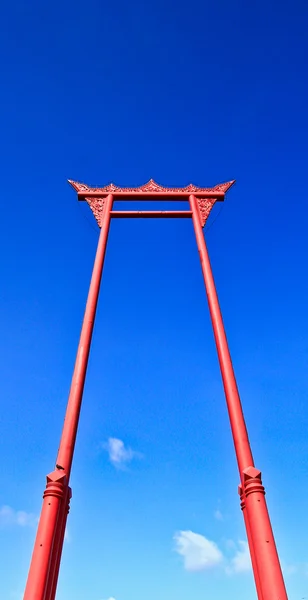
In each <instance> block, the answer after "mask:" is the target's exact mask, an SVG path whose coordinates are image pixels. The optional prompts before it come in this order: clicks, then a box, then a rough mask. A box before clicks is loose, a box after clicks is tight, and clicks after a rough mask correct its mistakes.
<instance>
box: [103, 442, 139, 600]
mask: <svg viewBox="0 0 308 600" xmlns="http://www.w3.org/2000/svg"><path fill="white" fill-rule="evenodd" d="M103 448H104V449H105V450H107V452H108V454H109V460H110V462H111V463H112V464H113V466H114V467H116V468H117V469H121V468H123V467H125V466H126V465H127V464H128V463H130V462H131V461H132V460H133V459H134V458H141V457H142V455H141V454H140V453H139V452H135V450H132V449H131V448H129V447H126V446H125V444H124V442H122V440H119V439H118V438H112V437H110V438H108V442H106V443H104V444H103ZM111 600H113V599H112V598H111Z"/></svg>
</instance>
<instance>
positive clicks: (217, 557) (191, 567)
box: [174, 531, 223, 571]
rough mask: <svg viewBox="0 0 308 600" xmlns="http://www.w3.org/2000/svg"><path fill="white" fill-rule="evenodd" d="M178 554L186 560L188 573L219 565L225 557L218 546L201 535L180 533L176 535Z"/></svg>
mask: <svg viewBox="0 0 308 600" xmlns="http://www.w3.org/2000/svg"><path fill="white" fill-rule="evenodd" d="M174 540H175V543H176V552H177V553H178V554H180V555H181V556H183V558H184V568H185V569H186V571H204V570H206V569H212V568H213V567H216V566H217V565H219V564H220V563H221V562H222V560H223V555H222V553H221V552H220V550H219V548H218V546H216V544H215V543H214V542H211V540H208V539H207V538H206V537H204V536H203V535H200V534H199V533H194V532H193V531H179V532H177V533H176V534H175V536H174Z"/></svg>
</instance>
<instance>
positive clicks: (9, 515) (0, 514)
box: [0, 505, 37, 527]
mask: <svg viewBox="0 0 308 600" xmlns="http://www.w3.org/2000/svg"><path fill="white" fill-rule="evenodd" d="M36 524H37V516H36V515H34V514H32V513H28V512H26V511H24V510H15V509H14V508H12V507H11V506H8V505H3V506H1V507H0V525H1V526H2V527H9V526H12V525H18V526H19V527H32V526H33V525H36Z"/></svg>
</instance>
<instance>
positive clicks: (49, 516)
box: [24, 180, 287, 600]
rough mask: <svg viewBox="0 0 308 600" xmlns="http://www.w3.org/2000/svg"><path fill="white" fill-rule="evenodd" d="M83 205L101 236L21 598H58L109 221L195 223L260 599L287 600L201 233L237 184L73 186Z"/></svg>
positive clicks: (259, 476)
mask: <svg viewBox="0 0 308 600" xmlns="http://www.w3.org/2000/svg"><path fill="white" fill-rule="evenodd" d="M69 183H70V184H71V185H72V186H73V188H74V189H75V190H76V191H77V194H78V199H79V200H86V201H87V203H88V204H89V206H90V208H91V210H92V212H93V214H94V216H95V218H96V220H97V223H98V225H99V227H100V236H99V241H98V247H97V252H96V257H95V262H94V267H93V273H92V279H91V283H90V289H89V294H88V300H87V305H86V309H85V315H84V321H83V325H82V330H81V335H80V341H79V346H78V351H77V357H76V362H75V368H74V373H73V378H72V384H71V389H70V394H69V399H68V405H67V410H66V416H65V421H64V426H63V432H62V436H61V441H60V447H59V452H58V456H57V460H56V466H55V470H54V471H52V473H50V474H49V475H47V484H46V488H45V491H44V495H43V507H42V512H41V516H40V521H39V525H38V531H37V536H36V540H35V544H34V550H33V555H32V560H31V565H30V570H29V575H28V580H27V585H26V590H25V595H24V600H54V599H55V596H56V589H57V581H58V575H59V568H60V562H61V554H62V547H63V541H64V534H65V527H66V519H67V514H68V511H69V502H70V498H71V495H72V493H71V488H70V487H69V479H70V472H71V466H72V461H73V454H74V447H75V441H76V434H77V428H78V420H79V413H80V407H81V401H82V395H83V388H84V382H85V376H86V370H87V363H88V357H89V352H90V345H91V338H92V332H93V327H94V320H95V313H96V307H97V301H98V294H99V288H100V282H101V277H102V270H103V264H104V258H105V251H106V245H107V238H108V231H109V225H110V220H111V218H123V217H130V218H136V217H137V218H147V217H159V218H169V217H179V218H191V219H192V222H193V226H194V231H195V235H196V240H197V246H198V250H199V255H200V260H201V268H202V273H203V278H204V283H205V288H206V293H207V299H208V304H209V309H210V315H211V320H212V325H213V330H214V336H215V342H216V347H217V353H218V359H219V364H220V369H221V374H222V380H223V385H224V390H225V396H226V401H227V408H228V413H229V418H230V424H231V430H232V435H233V440H234V446H235V453H236V458H237V463H238V468H239V475H240V485H239V488H238V489H239V494H240V499H241V508H242V511H243V515H244V521H245V527H246V532H247V539H248V544H249V549H250V555H251V561H252V567H253V573H254V578H255V583H256V589H257V595H258V599H259V600H286V599H287V593H286V589H285V585H284V581H283V576H282V572H281V567H280V563H279V558H278V554H277V550H276V545H275V540H274V536H273V532H272V527H271V523H270V519H269V514H268V510H267V505H266V500H265V490H264V487H263V485H262V480H261V472H260V471H259V470H258V469H257V468H256V467H255V465H254V461H253V457H252V452H251V448H250V444H249V440H248V435H247V429H246V425H245V420H244V415H243V410H242V406H241V401H240V397H239V393H238V389H237V384H236V379H235V375H234V371H233V366H232V362H231V356H230V352H229V348H228V343H227V338H226V333H225V329H224V325H223V320H222V315H221V311H220V307H219V302H218V297H217V293H216V288H215V283H214V279H213V274H212V270H211V265H210V261H209V256H208V252H207V248H206V244H205V239H204V236H203V231H202V228H203V227H204V225H205V223H206V220H207V218H208V216H209V213H210V211H211V209H212V207H213V205H214V203H215V202H216V201H222V200H224V197H225V194H226V192H227V191H228V189H229V188H230V187H231V186H232V185H233V183H234V181H230V182H228V183H224V184H221V185H217V186H215V187H213V188H198V187H196V186H194V185H189V186H187V187H185V188H165V187H162V186H160V185H158V184H157V183H155V182H154V181H153V180H151V181H149V183H147V184H146V185H143V186H141V187H139V188H119V187H117V186H115V185H113V184H110V185H108V186H106V187H102V188H91V187H88V186H87V185H84V184H80V183H76V182H74V181H70V182H69ZM115 199H116V200H132V199H133V200H150V199H151V200H169V201H170V200H186V201H187V200H188V201H189V206H190V210H188V211H115V210H113V201H114V200H115Z"/></svg>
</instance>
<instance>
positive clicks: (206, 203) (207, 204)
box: [196, 198, 216, 227]
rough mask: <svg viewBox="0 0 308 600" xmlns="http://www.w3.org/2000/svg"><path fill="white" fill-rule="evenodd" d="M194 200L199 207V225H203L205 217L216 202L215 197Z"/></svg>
mask: <svg viewBox="0 0 308 600" xmlns="http://www.w3.org/2000/svg"><path fill="white" fill-rule="evenodd" d="M196 200H197V204H198V208H199V213H200V219H201V225H202V227H204V225H205V223H206V221H207V218H208V216H209V214H210V212H211V210H212V208H213V206H214V204H215V202H216V198H196Z"/></svg>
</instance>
